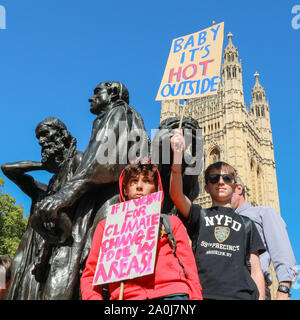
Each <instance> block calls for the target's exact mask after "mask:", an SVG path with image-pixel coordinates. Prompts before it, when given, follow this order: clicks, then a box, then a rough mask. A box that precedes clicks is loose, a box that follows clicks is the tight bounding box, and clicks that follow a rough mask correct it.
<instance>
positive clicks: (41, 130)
mask: <svg viewBox="0 0 300 320" xmlns="http://www.w3.org/2000/svg"><path fill="white" fill-rule="evenodd" d="M89 102H90V103H91V107H90V111H91V113H93V114H95V115H96V116H97V117H96V119H95V120H94V123H93V128H92V133H91V138H90V142H89V144H88V146H87V148H86V150H85V152H84V153H83V154H82V153H81V152H80V151H77V150H76V139H75V138H73V137H72V136H71V135H70V133H69V132H68V131H67V129H66V127H65V125H64V124H63V123H62V122H61V121H60V120H58V119H56V118H47V119H46V120H44V121H42V122H41V123H39V125H38V126H37V128H36V136H37V138H38V139H39V143H40V145H41V147H42V161H41V162H34V161H22V162H16V163H9V164H4V165H2V170H3V172H4V174H5V175H6V176H7V177H8V178H9V179H11V180H12V181H13V182H15V183H16V184H17V185H18V186H19V187H20V188H21V190H22V191H23V192H25V193H26V194H27V195H28V196H29V197H31V199H32V205H31V212H30V218H29V224H28V227H27V230H26V232H25V234H24V236H23V238H22V240H21V242H20V246H19V248H18V250H17V253H16V255H15V257H14V261H13V271H12V272H13V274H12V278H13V279H12V284H11V286H10V288H9V291H8V293H7V294H6V296H5V298H6V299H32V300H38V299H42V300H54V299H64V300H66V299H80V288H79V283H80V282H79V280H80V275H81V272H82V271H83V269H84V266H85V261H86V258H87V256H88V253H89V250H90V247H91V241H92V236H93V232H94V230H95V228H96V226H97V224H98V222H99V221H101V220H102V219H103V218H105V215H106V209H107V207H108V206H109V205H111V204H114V203H117V202H119V198H118V193H119V188H118V181H119V175H120V173H121V171H122V170H123V168H124V167H125V165H126V164H127V163H129V162H130V161H131V160H134V159H135V158H137V157H149V152H150V144H151V143H150V139H149V137H148V135H147V133H146V130H145V127H144V123H143V120H142V117H141V116H140V114H139V113H137V112H136V110H135V109H134V108H132V107H131V106H129V93H128V90H127V89H126V87H125V86H124V85H123V84H122V83H121V82H117V81H106V82H101V83H100V84H99V85H98V86H97V87H96V88H95V90H94V96H93V97H92V98H90V99H89ZM178 124H179V119H178V118H171V119H167V120H166V121H164V122H162V124H161V125H160V128H159V129H165V130H161V131H159V133H158V135H157V136H156V137H155V139H154V142H153V144H154V145H155V143H158V144H159V145H158V148H159V149H160V154H162V153H163V150H162V145H161V144H160V142H159V141H160V139H162V140H164V141H167V143H168V144H169V137H170V134H171V131H172V129H174V128H177V127H178ZM183 128H184V129H186V128H189V129H191V131H190V133H189V132H187V136H188V135H190V136H191V140H190V142H189V143H188V144H187V149H188V150H189V152H190V158H192V157H193V156H195V150H193V148H192V147H193V145H194V144H195V143H196V142H197V141H199V136H197V134H196V133H195V132H196V131H197V130H198V129H199V126H198V123H197V122H196V121H195V120H193V119H191V118H190V119H184V121H183ZM202 147H203V145H202ZM169 152H170V157H172V152H171V149H170V151H169ZM202 154H203V152H202V153H201V155H200V157H202ZM152 156H153V155H152ZM162 160H163V159H161V158H160V159H159V160H158V163H159V170H160V172H161V176H162V181H163V187H164V192H165V196H166V198H165V201H164V207H163V210H162V211H163V212H168V213H169V212H170V211H172V212H174V213H175V212H176V208H175V207H174V204H173V202H172V201H171V199H170V198H169V197H168V194H169V192H168V186H169V175H170V168H171V166H170V163H172V162H170V161H169V163H166V164H165V163H163V161H162ZM170 160H171V161H172V159H170ZM194 165H195V164H193V163H191V162H190V161H189V158H187V159H185V162H184V170H185V172H187V169H190V168H192V167H193V166H194ZM34 170H46V171H48V172H51V173H53V174H54V175H53V177H52V178H51V180H50V182H49V184H48V186H46V185H45V184H42V183H40V182H38V181H36V180H34V179H33V178H32V177H31V176H30V175H28V174H27V172H30V171H34ZM198 171H199V170H198ZM198 171H197V170H196V171H194V173H193V174H190V175H187V174H185V175H184V192H185V194H187V195H188V197H189V198H190V199H191V200H194V199H195V198H196V196H197V194H198V191H199V188H198V174H199V172H200V171H199V172H198Z"/></svg>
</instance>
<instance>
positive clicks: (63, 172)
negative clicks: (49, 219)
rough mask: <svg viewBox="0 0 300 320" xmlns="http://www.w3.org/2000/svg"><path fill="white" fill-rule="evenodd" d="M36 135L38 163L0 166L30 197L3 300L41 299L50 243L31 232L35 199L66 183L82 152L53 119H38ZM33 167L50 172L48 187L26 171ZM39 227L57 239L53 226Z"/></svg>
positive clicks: (16, 163) (53, 191)
mask: <svg viewBox="0 0 300 320" xmlns="http://www.w3.org/2000/svg"><path fill="white" fill-rule="evenodd" d="M36 137H37V139H38V140H39V144H40V146H41V147H42V150H41V155H42V161H41V162H36V161H20V162H15V163H7V164H3V165H2V166H1V168H2V171H3V173H4V174H5V175H6V176H7V177H8V178H9V179H10V180H12V181H13V182H14V183H15V184H16V185H17V186H18V187H19V188H20V189H21V190H22V191H23V192H24V193H25V194H27V195H28V196H29V197H30V198H31V200H32V203H31V209H30V217H29V221H28V226H27V229H26V231H25V233H24V235H23V237H22V239H21V241H20V244H19V247H18V250H17V252H16V254H15V256H14V260H13V267H12V282H11V285H10V287H9V290H8V292H7V293H6V294H5V296H4V297H5V298H6V299H41V293H42V291H41V288H42V286H41V283H42V282H43V281H44V280H45V276H46V274H47V271H48V268H49V265H48V264H49V258H50V256H51V252H52V245H51V244H50V243H49V242H47V241H45V240H44V239H43V238H42V237H41V236H40V234H39V233H38V232H36V231H34V229H33V224H34V220H36V221H37V220H38V219H37V216H34V213H33V211H34V208H35V206H36V204H37V203H38V202H39V201H41V200H42V199H43V198H44V197H46V196H47V195H50V194H53V193H55V192H57V191H58V190H59V189H60V188H61V186H62V185H63V184H65V183H66V181H67V180H68V179H69V178H70V177H71V176H72V174H73V173H74V171H75V170H76V168H77V166H78V164H79V163H80V161H81V157H82V153H81V152H80V151H77V150H76V139H75V138H74V137H72V135H71V134H70V133H69V131H68V130H67V128H66V126H65V125H64V123H63V122H61V121H60V120H59V119H57V118H53V117H49V118H47V119H45V120H44V121H42V122H40V123H39V124H38V126H37V127H36ZM36 170H46V171H48V172H51V173H54V176H53V177H52V178H51V180H50V182H49V184H48V186H47V185H45V184H44V183H41V182H39V181H36V180H35V179H34V178H33V177H32V176H30V175H29V174H28V172H31V171H36ZM39 227H40V228H41V230H37V231H41V233H42V234H43V235H44V236H45V235H49V239H57V241H58V239H59V237H58V230H57V226H56V225H53V224H52V225H51V224H48V225H47V226H45V225H42V223H40V224H39ZM52 242H53V241H52ZM34 275H35V276H34Z"/></svg>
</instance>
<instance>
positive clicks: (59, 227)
mask: <svg viewBox="0 0 300 320" xmlns="http://www.w3.org/2000/svg"><path fill="white" fill-rule="evenodd" d="M56 198H57V199H55V195H53V196H48V197H46V198H44V199H43V200H42V201H40V202H38V203H37V204H36V206H35V208H34V213H33V217H32V227H33V228H34V229H35V230H36V231H37V232H38V233H39V234H40V235H41V236H42V237H43V238H44V239H45V241H47V242H48V243H51V244H53V245H67V244H69V243H70V242H71V239H72V222H71V220H70V218H69V216H68V214H67V213H65V212H63V211H59V210H60V209H61V205H62V201H61V199H59V198H58V197H56Z"/></svg>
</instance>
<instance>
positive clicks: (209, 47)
mask: <svg viewBox="0 0 300 320" xmlns="http://www.w3.org/2000/svg"><path fill="white" fill-rule="evenodd" d="M223 38H224V22H221V23H219V24H216V25H213V26H211V27H210V28H207V29H204V30H202V31H199V32H196V33H193V34H190V35H187V36H184V37H180V38H177V39H174V40H173V42H172V46H171V51H170V54H169V58H168V61H167V66H166V69H165V72H164V76H163V79H162V82H161V85H160V87H159V90H158V93H157V96H156V100H174V99H190V98H197V97H201V96H205V95H211V94H215V93H216V91H217V88H218V83H219V82H220V68H221V61H222V48H223Z"/></svg>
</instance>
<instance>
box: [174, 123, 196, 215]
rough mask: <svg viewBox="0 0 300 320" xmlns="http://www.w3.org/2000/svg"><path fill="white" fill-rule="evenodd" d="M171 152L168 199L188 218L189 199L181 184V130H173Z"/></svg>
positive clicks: (182, 143) (182, 148)
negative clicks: (171, 161) (171, 162)
mask: <svg viewBox="0 0 300 320" xmlns="http://www.w3.org/2000/svg"><path fill="white" fill-rule="evenodd" d="M170 142H171V148H172V151H173V164H172V170H171V177H170V197H171V199H172V201H173V202H174V204H175V206H176V207H177V209H178V210H179V212H180V213H181V214H182V215H183V216H184V217H185V218H188V217H189V213H190V209H191V205H192V203H191V201H190V199H189V198H188V197H187V196H186V195H185V194H184V193H183V184H182V172H181V171H182V157H183V152H184V146H185V144H184V137H183V134H182V131H181V130H178V129H176V130H174V135H173V136H172V138H171V140H170Z"/></svg>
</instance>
